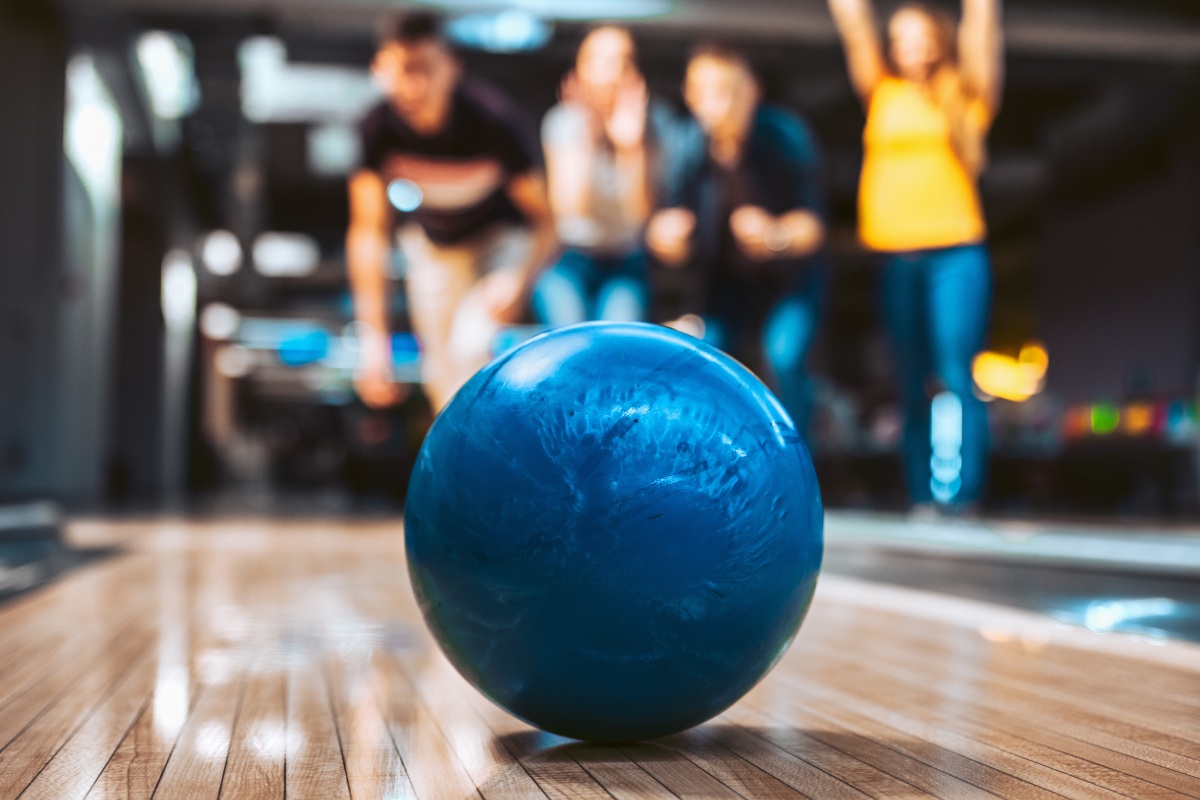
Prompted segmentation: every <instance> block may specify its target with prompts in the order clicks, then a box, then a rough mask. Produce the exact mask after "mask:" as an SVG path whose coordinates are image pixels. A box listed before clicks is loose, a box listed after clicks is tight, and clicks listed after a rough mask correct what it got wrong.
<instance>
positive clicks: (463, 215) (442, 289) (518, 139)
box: [346, 12, 558, 411]
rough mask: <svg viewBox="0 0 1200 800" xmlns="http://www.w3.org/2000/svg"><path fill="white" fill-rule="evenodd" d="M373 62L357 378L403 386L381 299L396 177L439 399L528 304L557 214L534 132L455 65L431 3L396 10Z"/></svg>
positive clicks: (353, 229)
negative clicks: (375, 86)
mask: <svg viewBox="0 0 1200 800" xmlns="http://www.w3.org/2000/svg"><path fill="white" fill-rule="evenodd" d="M372 70H373V72H374V74H375V76H376V78H377V79H378V80H379V82H380V83H381V84H382V85H383V87H384V91H385V94H386V98H385V99H384V100H383V101H382V102H381V103H379V105H377V106H376V107H375V108H373V109H372V110H371V111H370V112H369V113H368V114H367V115H366V117H365V118H364V119H363V121H362V123H361V125H360V129H361V135H362V144H363V161H362V167H361V168H360V169H359V170H357V171H356V172H355V173H354V174H353V175H352V176H351V177H350V182H349V192H350V227H349V231H348V233H347V239H346V253H347V262H348V268H349V273H350V283H351V288H352V291H353V295H354V306H355V316H356V317H357V320H358V321H359V322H360V323H361V325H360V327H361V328H362V329H363V330H364V331H365V334H364V335H363V336H362V338H361V347H362V349H361V352H360V358H359V366H358V370H357V373H356V378H355V385H356V388H357V390H358V393H359V395H360V396H361V398H362V399H363V401H364V402H365V403H366V404H367V405H369V406H373V407H384V406H388V405H391V404H394V403H396V402H397V401H398V400H399V399H400V395H401V392H400V390H399V387H397V385H396V384H395V383H394V382H393V379H392V352H391V343H390V336H389V329H388V328H389V326H388V318H387V302H386V298H387V291H388V278H387V269H386V265H387V261H388V258H389V251H390V247H391V243H390V241H389V239H390V237H391V234H392V228H393V225H394V214H393V210H392V206H391V204H390V202H389V189H397V190H399V191H400V192H401V193H402V194H404V195H405V197H406V200H407V202H406V205H408V204H415V206H416V207H415V208H414V209H412V212H411V214H409V218H408V222H407V223H406V224H405V225H404V226H403V227H402V228H401V230H400V232H399V243H400V247H401V250H402V252H403V254H404V257H405V261H406V264H407V276H406V287H407V291H408V301H409V303H408V305H409V314H410V317H411V319H412V325H413V331H414V333H415V334H416V336H417V339H418V341H419V343H420V348H421V364H422V367H421V369H422V375H421V380H422V384H423V386H424V388H425V392H426V394H427V395H428V397H429V400H430V403H431V404H432V406H433V408H434V410H435V411H436V410H438V409H440V408H442V407H443V406H444V405H445V404H446V403H447V402H448V401H449V400H450V398H451V397H452V396H453V394H454V392H455V391H457V389H458V387H459V386H461V385H462V384H463V383H464V382H465V381H466V380H467V378H469V377H470V376H471V375H472V374H473V373H474V372H475V371H476V370H477V369H479V368H480V367H482V366H483V365H484V364H485V363H487V361H488V359H489V358H490V355H491V344H492V339H493V338H494V336H495V334H496V333H497V332H498V331H499V329H500V328H501V326H504V325H507V324H511V323H514V322H518V321H520V320H521V318H522V317H523V316H524V313H525V311H526V308H527V304H528V300H529V295H530V292H531V290H532V288H533V285H534V283H535V281H536V279H537V277H538V275H539V274H540V273H541V271H542V270H543V269H544V268H545V267H546V266H547V265H548V263H549V262H550V261H551V260H552V259H553V257H554V255H555V253H556V251H557V247H558V245H557V237H556V234H555V231H554V221H553V217H552V216H551V214H550V208H549V202H548V199H547V194H546V185H545V179H544V177H543V174H542V171H541V169H540V165H539V161H540V159H539V154H538V153H537V150H536V145H534V144H532V143H531V142H530V141H529V140H528V138H527V137H526V136H525V135H524V133H523V131H522V129H521V126H520V124H519V123H518V121H517V115H516V113H515V110H514V109H513V107H512V105H511V104H510V103H509V101H508V100H507V99H506V98H504V97H501V96H499V95H498V94H496V93H495V92H493V91H491V90H489V89H485V88H484V87H482V86H480V85H478V84H475V83H473V82H471V81H468V80H465V79H464V78H463V76H462V65H461V63H460V61H459V59H458V57H457V56H456V55H455V53H454V51H453V50H452V49H451V47H450V45H449V43H448V42H447V41H446V39H445V38H444V37H443V35H442V31H441V23H440V19H439V18H438V17H437V16H436V15H433V14H429V13H422V12H414V13H410V14H405V15H402V16H399V17H397V18H396V19H395V20H394V21H393V22H392V24H391V25H390V27H389V29H388V30H387V33H386V35H385V37H384V38H383V40H382V41H381V43H380V45H379V48H378V50H377V52H376V54H375V59H374V62H373V64H372Z"/></svg>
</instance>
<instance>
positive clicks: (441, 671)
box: [0, 520, 1200, 800]
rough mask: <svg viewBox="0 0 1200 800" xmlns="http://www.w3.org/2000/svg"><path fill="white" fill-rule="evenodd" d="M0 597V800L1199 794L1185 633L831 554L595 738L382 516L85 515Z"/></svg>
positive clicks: (1199, 657)
mask: <svg viewBox="0 0 1200 800" xmlns="http://www.w3.org/2000/svg"><path fill="white" fill-rule="evenodd" d="M68 535H69V536H70V538H71V539H72V540H73V541H75V542H77V543H80V544H86V545H90V546H95V545H120V546H121V548H122V552H121V554H120V555H118V556H115V557H113V558H109V559H106V560H101V561H97V562H93V563H92V564H90V565H88V566H86V567H84V568H82V569H80V570H78V571H76V572H74V573H71V574H69V575H68V576H66V577H65V578H63V579H61V580H59V581H58V582H57V583H54V584H51V585H49V586H47V587H44V588H42V589H40V590H38V591H36V592H33V593H30V594H27V595H25V596H23V597H21V598H19V599H17V600H15V601H12V602H9V603H7V604H4V605H2V606H0V800H4V799H6V798H17V797H20V798H22V799H23V800H26V799H29V798H39V799H43V798H44V799H47V800H51V799H52V800H71V799H72V798H75V799H79V800H82V799H83V798H88V800H112V799H113V798H122V800H126V799H127V798H156V799H157V800H162V799H163V798H187V799H188V800H191V798H208V799H211V800H215V799H216V798H226V799H227V798H238V799H239V800H243V799H246V800H249V799H257V798H284V797H287V798H315V799H319V800H329V799H330V798H349V799H351V800H360V799H361V798H372V799H376V800H397V798H418V799H419V800H466V799H467V798H473V799H474V800H493V799H495V800H505V799H507V798H551V799H553V800H558V799H560V798H562V799H565V798H603V799H604V800H612V799H614V798H615V799H616V800H622V799H623V798H795V797H812V798H821V799H822V800H825V798H833V799H836V798H910V797H942V798H956V799H957V798H996V797H1001V798H1064V797H1066V798H1080V799H1081V800H1082V799H1086V800H1091V799H1092V798H1139V799H1140V798H1188V797H1192V798H1200V646H1197V645H1192V644H1186V643H1181V642H1162V641H1151V640H1147V639H1139V638H1135V637H1127V636H1116V635H1107V636H1105V635H1100V634H1095V633H1092V632H1090V631H1088V630H1086V629H1083V628H1076V627H1069V626H1066V625H1063V624H1060V623H1056V622H1053V621H1051V620H1049V619H1047V618H1044V617H1040V616H1038V615H1035V614H1032V613H1029V612H1023V611H1015V610H1009V609H1005V608H1002V607H999V606H993V605H988V604H984V603H980V602H975V601H968V600H960V599H954V598H951V597H948V596H943V595H935V594H932V593H926V592H921V591H915V590H911V589H903V588H896V587H890V586H885V585H882V584H876V583H872V582H867V581H860V580H852V579H849V578H841V577H837V576H833V575H825V576H823V577H822V579H821V585H820V588H819V589H818V593H817V599H816V602H815V603H814V606H813V609H812V612H811V613H810V615H809V619H808V620H807V621H806V622H805V624H804V626H803V628H802V629H801V632H800V635H799V638H798V639H797V641H796V643H795V645H794V646H793V647H792V649H791V651H790V652H789V653H788V655H787V656H786V657H785V659H784V660H783V661H782V662H781V663H780V665H779V666H778V667H777V668H776V670H775V671H774V672H773V673H772V674H771V675H770V676H769V677H768V678H767V680H765V681H764V682H763V683H762V684H761V685H760V686H759V687H757V688H756V689H755V690H754V691H753V692H752V693H751V694H750V695H749V696H747V697H746V698H745V699H744V700H743V701H742V702H740V703H739V704H737V705H736V706H735V707H734V708H732V709H730V710H729V711H728V712H726V713H725V714H723V715H722V716H720V717H719V718H717V719H716V720H713V721H712V722H710V723H708V724H706V725H703V726H701V727H699V728H697V729H694V730H691V731H687V732H685V733H682V734H679V735H676V736H672V737H668V738H666V739H662V740H658V741H654V742H646V743H642V744H631V745H626V746H620V747H599V746H592V745H586V744H582V743H577V742H570V741H568V740H564V739H560V738H557V737H554V736H550V735H547V734H543V733H540V732H538V731H536V730H533V729H531V728H529V727H528V726H526V725H524V724H522V723H520V722H518V721H516V720H514V719H513V718H511V717H509V716H508V715H507V714H505V713H504V712H503V711H501V710H499V709H497V708H495V707H494V706H492V705H490V704H489V703H488V702H487V701H485V700H482V699H481V698H480V697H479V696H478V695H477V694H475V692H474V691H473V690H472V689H470V688H469V687H468V686H467V685H466V684H465V683H464V682H463V681H462V680H461V679H460V678H459V677H458V676H457V675H456V674H455V673H454V671H453V670H452V669H451V668H450V667H449V666H448V664H447V663H446V662H445V660H444V659H443V658H442V657H441V656H440V655H439V654H438V653H437V651H436V650H435V649H434V648H433V647H432V646H431V643H430V641H429V639H428V637H427V636H426V634H425V632H424V630H423V628H422V626H421V623H420V620H419V619H418V616H417V612H416V609H415V606H414V603H413V600H412V597H411V595H410V593H409V590H408V586H407V582H406V577H405V570H404V563H403V548H402V540H401V534H400V530H399V524H398V523H383V522H375V523H347V522H329V523H320V522H271V521H265V520H229V521H219V522H205V523H187V522H182V521H164V522H138V523H130V522H102V521H94V522H77V523H75V524H73V525H72V526H71V527H70V529H69V531H68Z"/></svg>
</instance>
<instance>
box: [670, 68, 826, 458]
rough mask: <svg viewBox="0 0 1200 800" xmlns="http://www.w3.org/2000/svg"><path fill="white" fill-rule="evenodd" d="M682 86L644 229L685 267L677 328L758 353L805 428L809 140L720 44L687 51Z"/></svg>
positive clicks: (814, 258)
mask: <svg viewBox="0 0 1200 800" xmlns="http://www.w3.org/2000/svg"><path fill="white" fill-rule="evenodd" d="M683 94H684V100H685V102H686V104H687V107H688V109H689V110H690V111H691V118H690V119H688V120H686V121H684V122H682V123H680V124H679V125H678V126H677V128H676V130H675V131H673V133H672V138H671V141H670V143H669V146H668V149H669V153H668V161H669V165H668V167H667V168H666V169H665V170H664V174H665V178H664V184H665V185H664V187H663V189H662V191H663V199H664V206H665V207H664V208H662V209H661V210H659V211H657V212H656V213H655V214H654V216H653V217H652V218H651V220H650V223H649V226H648V228H647V234H646V239H647V244H648V246H649V248H650V251H651V252H652V253H653V254H654V256H655V257H656V258H657V259H658V260H659V261H660V262H661V263H662V264H663V265H664V267H665V268H667V269H681V270H683V269H685V270H688V271H689V272H690V275H689V276H688V281H687V287H686V290H685V297H684V298H683V301H682V306H683V308H682V310H683V311H684V312H686V313H685V316H684V317H682V318H681V319H680V320H678V321H676V322H675V323H673V326H674V327H679V328H681V329H684V330H688V331H689V332H691V333H694V334H696V335H699V336H701V337H702V338H704V339H705V341H707V342H709V343H710V344H713V345H715V346H717V347H720V348H722V349H724V350H726V351H727V352H729V353H730V354H732V355H734V356H735V357H737V358H740V359H742V360H743V361H746V362H748V363H751V364H753V363H756V362H758V361H759V359H760V357H761V358H762V359H765V362H766V367H767V368H768V371H769V373H770V375H769V376H768V378H769V379H773V381H774V383H775V384H776V388H777V389H778V390H779V393H780V399H781V400H782V402H783V404H784V406H785V407H786V408H787V410H788V411H789V412H790V413H791V415H792V418H793V420H794V421H795V423H796V425H797V428H798V429H799V430H801V431H802V432H805V434H807V426H808V417H809V409H810V406H811V402H812V399H811V395H812V390H811V386H810V383H809V381H808V378H807V375H806V372H805V364H804V361H805V358H806V356H807V354H808V350H809V346H810V345H811V343H812V341H813V337H814V334H815V332H816V327H817V320H818V311H819V305H820V300H821V297H822V293H823V286H824V283H825V277H826V275H825V268H824V265H823V263H822V260H821V258H820V251H821V247H822V245H823V242H824V237H825V224H824V222H823V213H824V200H823V196H822V190H821V185H820V175H819V172H820V170H819V164H820V158H819V154H818V151H817V146H816V141H815V140H814V138H813V136H812V134H811V133H810V132H809V130H808V127H807V126H806V125H805V123H804V122H803V121H802V120H801V119H800V118H798V117H797V116H795V115H794V114H791V113H789V112H786V111H784V110H782V109H778V108H773V107H770V106H765V105H762V104H761V103H760V100H761V94H762V91H761V87H760V84H759V82H758V79H757V78H756V77H755V75H754V72H753V71H752V69H751V67H750V65H749V63H748V61H747V60H746V59H745V57H744V56H743V55H742V54H741V53H739V52H738V51H736V50H733V49H730V48H728V47H724V46H722V45H717V44H710V45H703V46H701V47H699V48H697V49H696V50H695V51H694V53H693V54H692V56H691V58H690V60H689V62H688V66H687V74H686V77H685V79H684V87H683Z"/></svg>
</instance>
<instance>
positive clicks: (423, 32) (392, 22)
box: [379, 11, 445, 45]
mask: <svg viewBox="0 0 1200 800" xmlns="http://www.w3.org/2000/svg"><path fill="white" fill-rule="evenodd" d="M428 41H440V42H443V43H444V42H445V35H444V33H443V22H442V17H441V15H440V14H435V13H433V12H430V11H409V12H406V13H400V14H396V15H395V16H393V17H391V18H389V19H388V20H387V21H386V22H385V23H384V26H383V29H382V30H381V31H380V35H379V44H381V45H386V44H403V45H410V44H419V43H421V42H428Z"/></svg>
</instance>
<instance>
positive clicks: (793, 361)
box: [704, 270, 826, 441]
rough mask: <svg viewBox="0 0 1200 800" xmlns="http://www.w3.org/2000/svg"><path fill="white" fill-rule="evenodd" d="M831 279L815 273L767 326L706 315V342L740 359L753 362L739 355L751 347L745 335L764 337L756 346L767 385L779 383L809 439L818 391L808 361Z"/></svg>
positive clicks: (783, 303)
mask: <svg viewBox="0 0 1200 800" xmlns="http://www.w3.org/2000/svg"><path fill="white" fill-rule="evenodd" d="M825 279H826V276H825V274H824V272H823V271H822V270H814V271H813V272H812V273H811V274H810V275H808V276H807V277H806V280H804V282H803V283H802V285H801V286H800V287H799V288H797V289H796V290H794V291H792V292H791V293H790V294H788V295H786V296H785V297H783V298H782V299H781V300H779V302H777V303H776V304H775V305H774V306H772V307H771V309H770V312H769V313H768V314H767V316H766V319H765V320H764V321H761V322H757V321H754V320H746V319H738V318H734V317H733V316H731V315H722V314H706V315H705V317H704V324H705V332H704V341H706V342H708V343H709V344H711V345H713V346H714V347H718V348H720V349H722V350H726V351H727V352H730V353H731V354H732V355H733V356H734V357H736V358H743V359H744V358H747V355H746V354H745V353H743V352H739V351H741V350H742V349H744V348H743V347H742V346H741V345H742V344H745V338H746V337H745V335H744V334H745V333H746V332H747V331H748V330H749V331H751V332H752V334H753V335H754V336H755V337H758V338H760V341H759V342H755V344H759V345H761V347H762V356H763V359H764V360H765V361H766V366H767V367H768V368H769V370H770V372H771V374H770V375H768V376H765V377H767V378H768V381H767V382H768V383H773V384H774V387H775V389H776V391H777V392H778V393H779V401H780V402H781V403H783V407H784V408H785V409H787V412H788V413H789V414H790V415H791V417H792V421H793V422H795V423H796V430H798V431H799V432H800V435H801V436H803V437H804V438H805V440H806V441H807V439H808V423H809V418H810V417H811V416H812V404H813V391H812V382H811V381H810V380H809V378H808V371H807V370H806V369H805V363H804V362H805V359H806V358H807V357H808V351H809V348H810V347H811V346H812V343H813V339H814V338H815V337H816V333H817V323H818V322H819V321H820V310H821V300H822V298H823V296H824V289H825ZM739 343H740V344H739ZM772 379H773V380H772Z"/></svg>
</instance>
